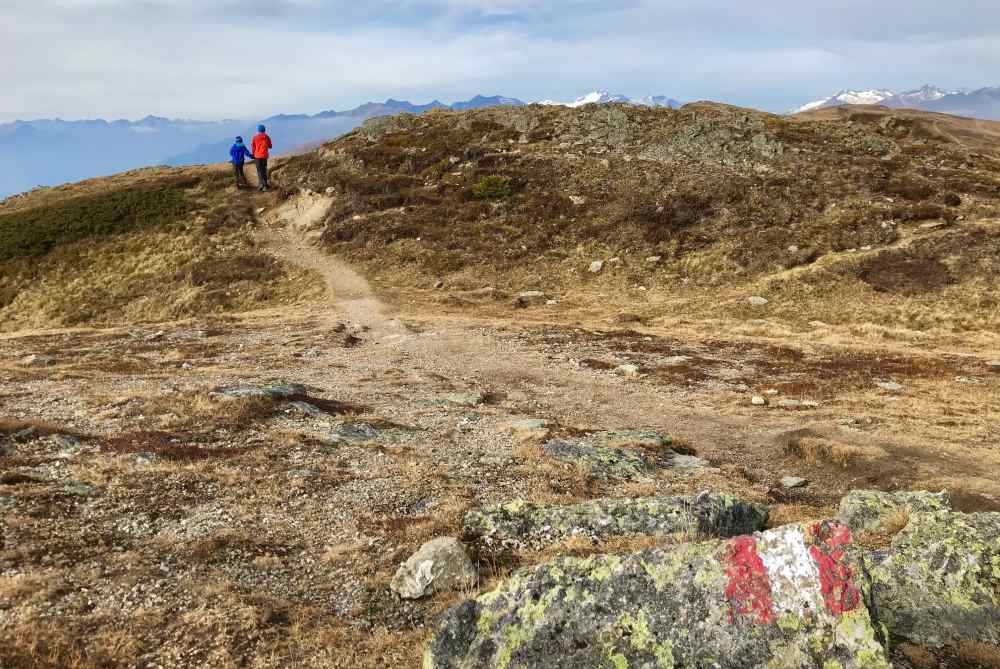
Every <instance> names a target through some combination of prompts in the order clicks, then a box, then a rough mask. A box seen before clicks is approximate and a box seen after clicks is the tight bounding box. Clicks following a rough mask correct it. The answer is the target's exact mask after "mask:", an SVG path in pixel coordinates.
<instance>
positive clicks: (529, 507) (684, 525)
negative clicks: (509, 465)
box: [464, 494, 768, 550]
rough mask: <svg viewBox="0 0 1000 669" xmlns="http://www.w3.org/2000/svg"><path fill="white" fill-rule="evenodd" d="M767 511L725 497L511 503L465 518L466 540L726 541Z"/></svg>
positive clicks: (535, 544) (519, 545) (754, 525)
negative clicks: (662, 538) (644, 538)
mask: <svg viewBox="0 0 1000 669" xmlns="http://www.w3.org/2000/svg"><path fill="white" fill-rule="evenodd" d="M767 517H768V510H767V507H765V506H762V505H759V504H752V503H749V502H744V501H741V500H738V499H735V498H733V497H730V496H729V495H710V494H701V495H698V496H695V497H649V498H644V499H597V500H592V501H589V502H584V503H582V504H574V505H571V506H552V505H545V504H532V503H530V502H525V501H515V502H511V503H509V504H501V505H498V506H493V507H489V508H487V509H484V510H482V511H472V512H469V513H468V514H466V516H465V522H464V531H465V534H466V536H467V537H468V538H470V539H472V540H474V541H476V542H478V543H479V544H481V545H483V546H486V547H491V548H498V547H502V548H513V549H516V550H522V549H525V548H535V549H537V548H541V547H544V546H547V545H551V544H554V543H557V542H559V541H564V540H566V539H569V538H571V537H586V538H588V539H591V540H594V541H601V540H606V539H609V538H612V537H625V536H643V535H645V536H665V535H670V534H676V533H681V534H684V535H685V536H686V538H688V539H693V538H697V537H732V536H738V535H741V534H751V533H753V532H756V531H759V530H762V529H764V526H765V525H766V523H767Z"/></svg>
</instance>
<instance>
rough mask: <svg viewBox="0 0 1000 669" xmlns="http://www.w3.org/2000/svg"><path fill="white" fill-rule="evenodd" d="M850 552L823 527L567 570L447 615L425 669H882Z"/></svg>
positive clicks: (543, 570) (513, 582) (544, 573)
mask: <svg viewBox="0 0 1000 669" xmlns="http://www.w3.org/2000/svg"><path fill="white" fill-rule="evenodd" d="M849 544H850V531H849V530H848V529H847V528H846V527H845V526H843V525H841V524H839V523H836V522H833V521H828V522H824V523H818V524H816V525H812V526H797V525H789V526H785V527H783V528H780V529H777V530H772V531H769V532H764V533H761V534H756V535H753V536H743V537H737V538H734V539H731V540H728V541H710V542H705V543H696V544H682V545H679V546H676V547H673V548H670V549H659V550H652V551H645V552H642V553H636V554H632V555H626V556H613V555H602V556H596V557H592V558H587V559H574V558H562V559H559V560H556V561H554V562H551V563H549V564H545V565H541V566H538V567H535V568H533V569H529V570H524V571H521V572H518V573H516V574H515V575H514V576H513V577H512V578H511V579H510V580H509V581H507V582H506V583H504V584H503V585H501V587H500V588H499V589H497V590H495V591H494V592H491V593H488V594H485V595H483V596H481V597H479V598H478V599H476V600H472V601H468V602H465V603H464V604H461V605H459V606H458V607H456V608H454V609H452V610H451V611H449V612H448V613H447V614H446V615H445V617H444V619H443V620H442V622H441V624H440V627H439V629H438V631H437V633H436V635H435V636H434V637H433V638H432V639H431V641H430V642H429V644H428V647H427V651H426V654H425V656H424V668H425V669H472V668H474V667H498V668H503V669H519V668H523V669H527V668H529V667H530V668H532V669H555V668H565V669H569V668H570V667H572V668H574V669H576V668H578V669H587V668H591V667H609V668H613V669H622V668H626V667H641V668H643V669H645V668H672V667H745V668H750V667H771V668H774V669H778V668H789V669H790V668H793V667H794V668H796V669H798V668H804V667H816V668H821V669H831V668H833V667H839V668H840V669H852V668H858V669H860V668H865V669H873V668H875V669H881V668H886V669H887V668H888V667H889V664H888V662H887V660H886V656H885V651H884V649H883V645H882V643H881V641H880V639H879V637H878V632H877V630H878V629H879V627H878V625H875V624H873V623H872V620H871V618H870V616H869V612H868V608H867V607H866V605H865V598H866V596H867V588H868V584H867V581H866V580H865V578H864V577H863V572H861V570H859V569H858V565H857V564H856V563H855V562H854V561H853V558H852V557H850V552H849V551H847V550H846V549H847V547H848V545H849Z"/></svg>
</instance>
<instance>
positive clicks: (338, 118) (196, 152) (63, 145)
mask: <svg viewBox="0 0 1000 669" xmlns="http://www.w3.org/2000/svg"><path fill="white" fill-rule="evenodd" d="M587 102H596V103H603V102H627V103H630V104H648V105H657V106H678V105H679V103H678V102H677V101H676V100H669V99H667V98H665V97H663V96H657V97H648V98H639V99H636V100H632V99H630V98H627V97H625V96H623V95H611V94H609V93H605V92H602V91H598V92H595V93H591V94H589V95H586V96H584V97H582V98H580V99H578V100H576V101H574V102H570V103H565V104H566V105H568V106H572V107H577V106H580V105H582V104H586V103H587ZM524 104H526V103H525V102H523V101H521V100H517V99H515V98H507V97H502V96H499V95H495V96H491V97H487V96H483V95H477V96H476V97H474V98H472V99H470V100H463V101H460V102H455V103H453V104H451V105H447V104H445V103H443V102H440V101H438V100H434V101H433V102H430V103H428V104H422V105H420V104H413V103H411V102H406V101H402V100H393V99H389V100H386V101H385V102H368V103H366V104H363V105H361V106H359V107H355V108H354V109H349V110H346V111H333V110H331V111H324V112H320V113H318V114H312V115H310V114H280V115H278V116H272V117H270V118H266V119H263V121H262V122H263V123H264V124H265V125H266V126H267V127H268V132H269V133H270V134H271V135H272V137H273V138H274V140H275V142H276V144H277V146H278V152H279V153H280V152H281V151H282V150H285V151H288V150H291V149H294V148H296V147H302V146H309V145H315V144H317V143H319V142H321V141H325V140H330V139H333V138H335V137H338V136H340V135H342V134H344V133H346V132H350V131H351V130H353V129H354V128H356V127H357V126H359V125H361V124H362V123H363V122H364V121H365V120H366V119H369V118H373V117H376V116H389V115H392V114H399V113H401V112H409V113H413V114H419V113H422V112H426V111H429V110H431V109H455V110H465V109H478V108H481V107H493V106H497V105H512V106H520V105H524ZM546 104H563V103H558V102H547V103H546ZM257 123H258V121H251V120H245V119H244V120H225V121H190V120H172V119H166V118H161V117H157V116H147V117H146V118H143V119H140V120H138V121H125V120H119V121H105V120H101V119H97V120H87V121H64V120H61V119H43V120H37V121H15V122H13V123H6V124H0V155H3V156H6V157H7V158H8V160H6V161H4V162H3V163H2V165H0V197H6V196H8V195H11V194H13V193H19V192H22V191H26V190H29V189H31V188H34V187H35V186H39V185H45V186H49V185H54V184H59V183H66V182H73V181H79V180H81V179H87V178H90V177H95V176H101V175H106V174H113V173H115V172H122V171H124V170H129V169H134V168H137V167H144V166H148V165H193V164H201V163H216V162H221V161H224V160H226V159H227V158H228V155H229V147H230V146H231V145H232V140H233V138H234V137H235V136H236V135H243V136H244V137H246V138H247V139H249V137H250V136H251V135H253V134H254V132H255V130H254V129H255V128H256V126H257Z"/></svg>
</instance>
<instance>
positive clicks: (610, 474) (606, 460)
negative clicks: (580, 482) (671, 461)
mask: <svg viewBox="0 0 1000 669" xmlns="http://www.w3.org/2000/svg"><path fill="white" fill-rule="evenodd" d="M542 451H543V452H544V453H545V454H546V455H548V456H549V457H551V458H554V459H556V460H559V461H561V462H566V463H568V464H573V465H578V466H579V467H581V468H582V469H583V470H584V471H586V472H587V473H588V474H589V475H591V476H593V477H594V478H598V479H605V480H606V479H620V480H630V479H635V478H639V477H642V476H646V475H649V474H652V473H653V472H654V471H655V470H656V469H657V466H656V463H655V462H654V461H653V460H652V459H651V458H650V457H648V456H646V455H645V454H643V453H640V452H638V451H634V450H631V449H624V448H607V447H604V446H591V445H589V444H586V443H580V442H573V441H565V440H563V439H553V440H552V441H549V442H546V443H544V444H542Z"/></svg>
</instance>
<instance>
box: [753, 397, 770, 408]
mask: <svg viewBox="0 0 1000 669" xmlns="http://www.w3.org/2000/svg"><path fill="white" fill-rule="evenodd" d="M750 404H752V405H754V406H755V407H766V406H767V400H766V399H764V398H763V397H761V396H760V395H754V396H753V397H752V398H750Z"/></svg>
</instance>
